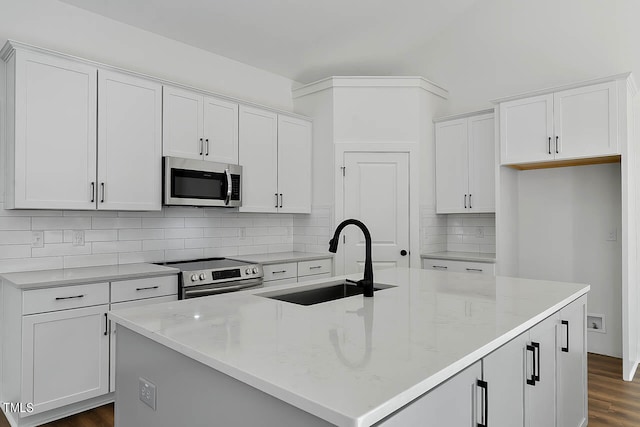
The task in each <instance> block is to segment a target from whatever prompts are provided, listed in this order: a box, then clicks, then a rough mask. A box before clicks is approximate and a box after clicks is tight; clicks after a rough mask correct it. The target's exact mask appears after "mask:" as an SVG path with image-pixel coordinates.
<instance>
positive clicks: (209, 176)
mask: <svg viewBox="0 0 640 427" xmlns="http://www.w3.org/2000/svg"><path fill="white" fill-rule="evenodd" d="M162 170H163V175H164V180H163V193H164V194H163V203H164V204H165V205H169V206H173V205H180V206H220V207H236V206H241V205H242V199H241V194H242V187H241V186H242V166H239V165H230V164H226V163H216V162H206V161H203V160H193V159H182V158H179V157H164V161H163V168H162Z"/></svg>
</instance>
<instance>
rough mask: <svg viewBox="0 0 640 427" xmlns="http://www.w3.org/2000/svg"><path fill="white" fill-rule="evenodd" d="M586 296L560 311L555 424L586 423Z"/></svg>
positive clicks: (570, 426)
mask: <svg viewBox="0 0 640 427" xmlns="http://www.w3.org/2000/svg"><path fill="white" fill-rule="evenodd" d="M586 316H587V297H586V296H583V297H580V298H579V299H578V300H577V301H574V302H572V303H571V304H569V305H568V306H566V307H565V308H563V309H562V310H560V321H561V323H560V324H556V325H557V328H558V333H557V336H558V343H557V344H556V358H557V364H558V365H557V390H558V422H557V425H558V427H560V426H562V427H583V426H585V425H587V417H588V414H587V348H586V336H585V335H586V330H587V329H586Z"/></svg>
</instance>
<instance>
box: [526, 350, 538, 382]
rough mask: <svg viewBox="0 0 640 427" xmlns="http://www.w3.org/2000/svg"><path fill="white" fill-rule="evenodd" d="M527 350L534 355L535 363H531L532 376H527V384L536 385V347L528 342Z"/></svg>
mask: <svg viewBox="0 0 640 427" xmlns="http://www.w3.org/2000/svg"><path fill="white" fill-rule="evenodd" d="M527 351H530V352H531V354H532V355H533V364H532V365H531V378H527V384H528V385H532V386H534V387H535V386H536V349H535V347H533V346H532V345H529V344H527Z"/></svg>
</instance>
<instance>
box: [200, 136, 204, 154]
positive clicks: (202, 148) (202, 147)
mask: <svg viewBox="0 0 640 427" xmlns="http://www.w3.org/2000/svg"><path fill="white" fill-rule="evenodd" d="M203 151H204V143H203V142H202V138H200V155H201V156H202V152H203Z"/></svg>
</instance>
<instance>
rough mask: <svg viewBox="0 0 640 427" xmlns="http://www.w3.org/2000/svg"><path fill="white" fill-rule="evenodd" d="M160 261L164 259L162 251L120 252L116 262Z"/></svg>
mask: <svg viewBox="0 0 640 427" xmlns="http://www.w3.org/2000/svg"><path fill="white" fill-rule="evenodd" d="M162 261H164V251H146V252H122V253H119V254H118V264H133V263H136V262H162Z"/></svg>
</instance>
